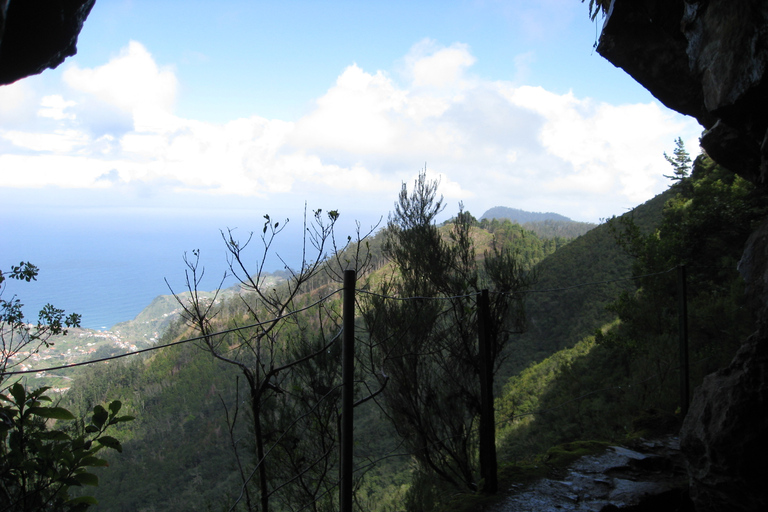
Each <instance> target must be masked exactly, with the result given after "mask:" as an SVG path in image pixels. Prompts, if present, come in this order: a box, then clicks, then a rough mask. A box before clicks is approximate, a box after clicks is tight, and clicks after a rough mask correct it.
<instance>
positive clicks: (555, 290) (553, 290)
mask: <svg viewBox="0 0 768 512" xmlns="http://www.w3.org/2000/svg"><path fill="white" fill-rule="evenodd" d="M675 270H677V267H673V268H670V269H669V270H664V271H662V272H654V273H652V274H643V275H641V276H633V277H621V278H618V279H608V280H605V281H592V282H589V283H580V284H574V285H572V286H566V287H564V288H547V289H543V290H525V291H522V292H519V293H549V292H562V291H565V290H572V289H574V288H584V287H585V286H593V285H597V284H611V283H620V282H622V281H636V280H638V279H643V278H645V277H654V276H660V275H663V274H668V273H670V272H673V271H675Z"/></svg>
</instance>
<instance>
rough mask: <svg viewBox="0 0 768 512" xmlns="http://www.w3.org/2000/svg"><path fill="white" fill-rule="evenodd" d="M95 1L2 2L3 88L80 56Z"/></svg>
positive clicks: (0, 69)
mask: <svg viewBox="0 0 768 512" xmlns="http://www.w3.org/2000/svg"><path fill="white" fill-rule="evenodd" d="M95 2H96V0H0V85H5V84H10V83H13V82H15V81H16V80H19V79H21V78H24V77H26V76H29V75H36V74H38V73H41V72H42V71H44V70H45V69H48V68H55V67H56V66H58V65H59V64H61V63H62V62H64V59H66V58H67V57H71V56H72V55H74V54H75V53H77V47H76V44H77V36H78V35H79V34H80V30H81V29H82V28H83V23H84V22H85V19H86V18H87V17H88V14H89V13H90V12H91V8H92V7H93V4H94V3H95Z"/></svg>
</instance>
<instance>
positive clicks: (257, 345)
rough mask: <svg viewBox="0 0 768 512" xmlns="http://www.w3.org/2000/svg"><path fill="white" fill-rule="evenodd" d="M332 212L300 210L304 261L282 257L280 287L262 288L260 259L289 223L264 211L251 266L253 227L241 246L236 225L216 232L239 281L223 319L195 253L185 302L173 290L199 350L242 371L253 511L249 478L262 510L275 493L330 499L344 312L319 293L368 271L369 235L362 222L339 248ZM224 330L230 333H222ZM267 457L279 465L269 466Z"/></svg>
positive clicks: (290, 501)
mask: <svg viewBox="0 0 768 512" xmlns="http://www.w3.org/2000/svg"><path fill="white" fill-rule="evenodd" d="M338 217H339V214H338V212H337V211H329V212H327V213H326V214H325V215H323V212H322V211H320V210H317V211H315V212H313V215H312V218H311V219H310V220H308V219H307V215H306V213H305V218H304V225H303V233H304V243H303V246H302V254H301V263H300V266H299V268H292V267H291V266H290V265H288V264H287V263H286V262H285V261H284V260H283V259H282V258H281V261H282V262H283V264H284V267H285V270H286V271H287V272H288V279H287V280H286V281H285V282H284V283H281V284H280V285H278V286H266V276H267V272H266V269H265V265H266V262H267V255H268V253H269V252H270V251H271V249H272V246H273V243H274V241H275V239H276V237H277V236H278V235H279V234H280V233H281V231H282V230H283V229H284V227H285V225H286V223H287V221H286V223H283V224H282V225H281V224H280V223H279V222H273V221H272V220H271V219H270V217H269V216H266V215H265V223H264V226H263V229H262V232H261V235H260V237H259V239H260V241H261V246H262V247H261V249H262V253H261V256H260V258H259V259H258V260H257V263H256V266H255V270H254V271H251V269H250V268H249V265H248V261H247V258H246V252H245V251H246V248H247V247H248V246H249V245H250V244H251V243H252V242H253V240H254V237H253V233H251V235H250V236H249V237H248V239H247V240H246V241H245V242H243V243H241V242H240V241H238V240H236V239H235V238H234V235H233V232H232V230H227V231H226V232H222V237H223V239H224V242H225V244H226V248H227V251H228V263H229V271H230V272H231V274H232V275H234V276H235V277H236V278H237V280H238V281H239V284H240V287H241V293H240V295H239V300H240V311H241V312H242V314H241V315H240V316H239V318H236V317H231V316H230V317H229V318H227V323H226V325H225V324H224V323H223V321H222V320H223V319H219V318H218V317H217V313H218V311H219V309H218V308H217V304H216V301H217V299H216V297H217V296H215V297H214V298H213V299H212V300H207V301H206V300H204V299H203V298H202V296H201V295H200V294H199V289H198V287H199V285H200V282H201V279H202V277H203V274H204V272H203V270H202V268H200V267H199V253H197V252H193V258H191V259H190V258H186V257H185V263H186V265H187V270H186V276H187V278H186V286H187V291H188V292H189V299H188V300H186V299H185V298H184V297H182V296H181V295H176V298H177V301H178V302H179V304H180V305H181V306H182V308H183V310H184V317H185V318H186V320H187V322H188V323H189V324H190V325H191V326H192V327H193V328H194V329H195V330H196V331H198V332H199V333H200V334H201V335H202V338H203V342H202V348H203V349H205V350H206V351H208V352H209V353H210V354H212V355H213V356H214V357H215V358H217V359H219V360H221V361H224V362H226V363H228V364H230V365H233V366H234V367H236V368H238V369H239V371H240V372H241V374H242V375H243V376H244V377H245V382H246V386H247V392H248V409H249V411H248V412H249V413H250V414H249V416H250V420H251V428H252V430H253V443H254V448H255V460H256V462H255V466H254V468H253V472H251V473H248V472H246V471H245V470H243V469H242V468H243V465H242V464H241V465H240V467H241V475H242V478H243V495H242V497H243V498H244V499H245V502H246V506H247V508H248V510H254V509H256V506H255V503H254V501H255V500H254V499H253V497H252V496H251V491H250V486H249V483H250V481H251V477H252V476H255V477H256V482H257V486H258V489H259V500H258V502H259V506H258V508H259V509H260V510H262V511H264V512H266V511H267V510H269V505H270V499H271V497H273V495H277V497H278V498H279V500H280V502H281V503H282V504H283V505H284V506H285V507H287V508H298V504H299V503H300V502H301V501H302V500H303V503H304V505H306V503H307V502H310V503H312V504H313V505H312V507H314V508H315V509H317V507H319V506H320V505H318V503H319V502H320V497H321V496H330V498H328V499H327V500H326V502H327V501H328V500H331V501H332V499H333V498H332V497H333V494H332V493H328V492H327V491H328V489H329V485H330V486H332V485H333V483H330V484H329V478H330V477H331V476H332V475H333V469H334V468H335V467H336V466H335V464H336V463H335V462H334V460H335V455H336V452H335V450H334V449H335V448H336V447H337V427H336V423H337V420H338V419H337V417H338V397H339V393H338V389H337V387H338V386H339V379H338V376H339V371H338V361H336V362H335V363H334V364H331V363H330V362H329V360H330V359H329V358H333V357H334V355H335V353H336V351H337V348H336V347H337V345H338V344H336V339H337V336H334V335H333V334H334V333H338V331H339V330H340V326H341V318H340V315H339V312H338V311H337V308H336V307H335V306H334V304H333V303H325V302H323V300H324V297H321V296H320V293H321V290H326V291H328V287H327V286H325V287H323V285H327V284H337V283H338V276H340V275H341V273H342V271H343V270H344V269H345V268H356V269H364V267H365V265H366V263H367V262H368V258H367V256H366V254H365V252H364V247H365V245H364V242H365V238H366V236H367V234H366V235H363V236H361V234H360V230H359V226H358V233H357V240H356V243H355V244H351V242H352V237H348V238H347V240H346V243H345V244H344V245H343V246H342V247H339V246H338V245H337V242H336V239H335V234H334V227H335V224H336V222H337V220H338ZM369 234H370V233H369ZM350 244H351V245H352V246H350ZM329 253H330V254H331V256H329ZM222 282H223V281H222ZM329 293H331V294H332V293H333V292H329ZM184 295H186V294H184ZM310 309H311V310H312V311H310ZM223 330H227V331H228V334H227V335H226V336H223V335H220V334H219V331H223ZM233 445H234V443H233ZM268 458H270V460H277V461H279V463H275V464H270V463H268V460H267V459H268ZM239 460H240V458H238V461H239Z"/></svg>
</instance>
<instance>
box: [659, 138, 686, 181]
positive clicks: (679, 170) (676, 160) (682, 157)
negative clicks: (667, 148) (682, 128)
mask: <svg viewBox="0 0 768 512" xmlns="http://www.w3.org/2000/svg"><path fill="white" fill-rule="evenodd" d="M675 146H676V147H675V151H674V152H673V154H674V157H671V156H669V155H667V153H666V152H665V153H664V159H665V160H666V161H667V162H669V164H670V165H671V166H672V169H673V172H672V175H671V176H670V175H667V174H665V175H664V177H665V178H669V179H671V180H673V181H680V180H682V179H684V178H687V177H688V175H690V174H691V157H690V155H689V154H688V151H686V149H685V144H683V139H681V138H680V137H678V138H677V140H675Z"/></svg>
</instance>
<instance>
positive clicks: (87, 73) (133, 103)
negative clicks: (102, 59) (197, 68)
mask: <svg viewBox="0 0 768 512" xmlns="http://www.w3.org/2000/svg"><path fill="white" fill-rule="evenodd" d="M63 76H64V82H65V83H66V84H67V85H68V86H70V87H72V88H73V89H75V90H77V91H81V92H85V93H88V94H91V95H93V96H95V97H96V98H98V99H100V100H101V101H103V102H105V103H107V104H109V105H113V106H116V107H118V108H120V109H122V110H125V111H128V112H133V113H136V112H142V111H147V110H150V111H152V110H159V111H161V112H171V111H172V109H173V104H174V102H175V100H176V91H177V88H178V81H177V80H176V75H175V73H174V72H173V70H172V69H171V68H169V67H164V68H160V67H159V66H158V65H157V63H155V60H154V59H153V58H152V55H151V54H150V53H149V51H148V50H147V49H146V48H145V47H144V45H142V44H141V43H139V42H136V41H131V42H130V43H129V44H128V47H126V48H124V49H123V50H122V51H121V52H120V54H119V55H118V56H117V57H115V58H113V59H112V60H110V61H109V62H108V63H106V64H104V65H103V66H99V67H97V68H93V69H80V68H79V67H78V66H77V65H73V66H72V67H70V68H68V69H67V70H66V71H65V72H64V75H63Z"/></svg>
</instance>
